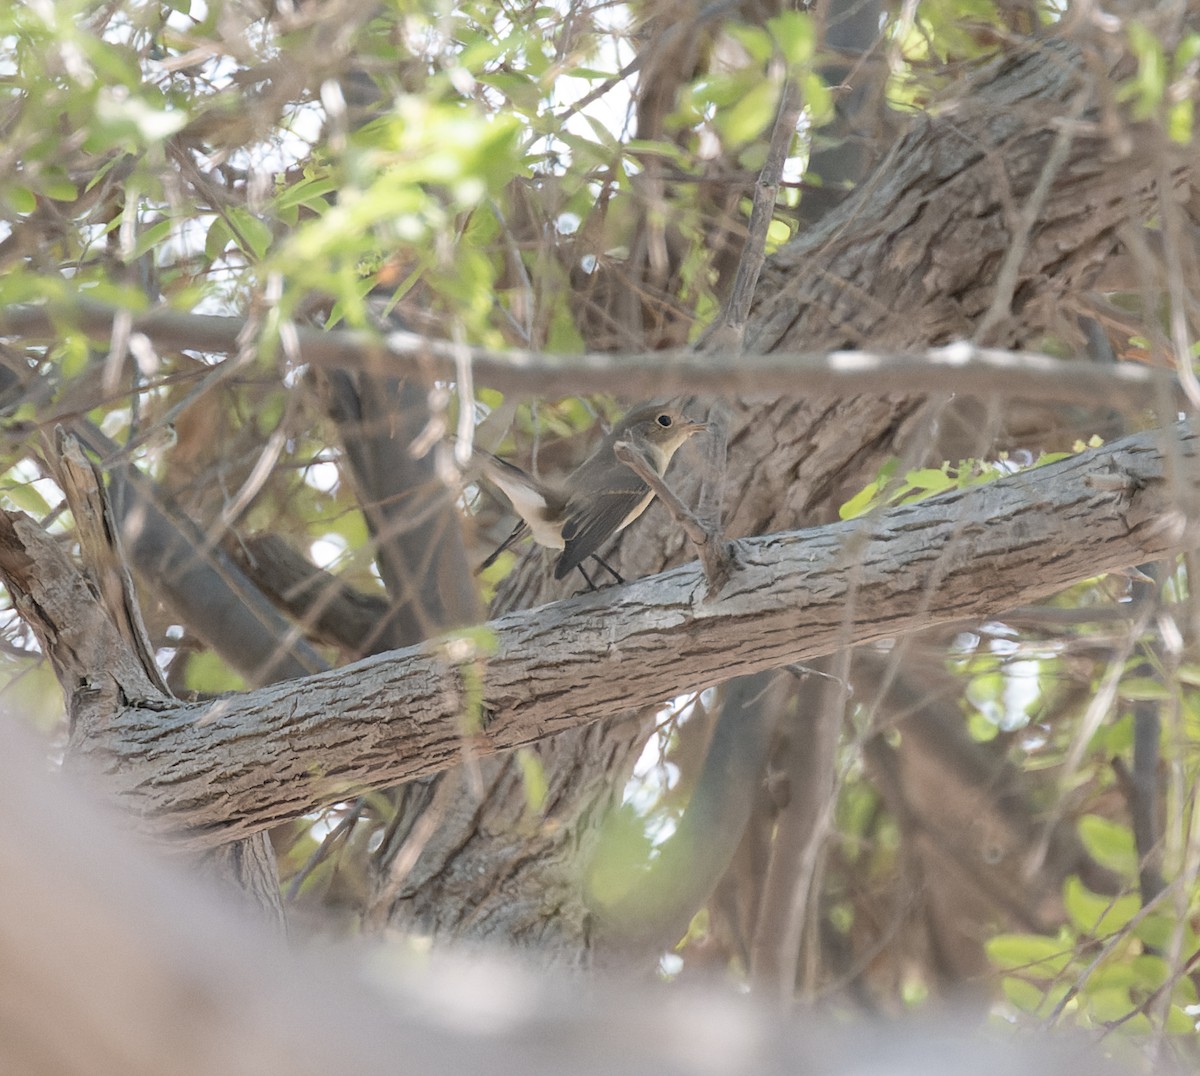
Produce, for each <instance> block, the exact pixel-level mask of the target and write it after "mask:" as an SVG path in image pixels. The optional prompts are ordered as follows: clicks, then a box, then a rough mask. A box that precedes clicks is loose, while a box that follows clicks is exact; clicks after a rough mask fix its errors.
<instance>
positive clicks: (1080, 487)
mask: <svg viewBox="0 0 1200 1076" xmlns="http://www.w3.org/2000/svg"><path fill="white" fill-rule="evenodd" d="M1198 454H1200V447H1198V445H1197V434H1196V431H1195V430H1194V429H1193V428H1192V427H1191V426H1187V425H1180V426H1178V427H1173V428H1171V429H1169V430H1159V431H1154V432H1151V433H1145V434H1139V435H1137V436H1134V437H1129V438H1125V439H1123V440H1121V441H1118V442H1114V443H1113V444H1111V445H1109V446H1106V447H1104V448H1102V449H1095V450H1091V451H1089V452H1085V453H1083V454H1081V455H1079V456H1076V457H1072V458H1071V459H1068V460H1063V461H1061V462H1059V463H1056V464H1053V465H1050V466H1046V467H1042V468H1037V469H1034V470H1031V471H1027V472H1023V473H1021V474H1016V475H1012V476H1009V477H1007V478H1003V479H1000V480H998V481H996V482H993V483H990V484H988V485H984V486H977V487H973V488H970V489H966V490H962V491H958V492H954V493H950V494H945V495H943V496H940V497H937V498H933V499H931V500H928V501H925V502H923V503H919V504H912V505H906V506H902V507H899V508H895V509H892V510H890V511H887V512H882V513H880V514H878V515H877V516H873V517H868V518H865V519H861V520H851V521H847V522H843V523H839V524H835V525H832V526H828V527H822V528H816V529H811V530H806V531H793V532H787V533H781V534H775V535H770V536H766V537H761V538H751V539H746V540H744V541H742V542H740V543H738V554H739V561H740V563H741V565H742V570H741V571H739V572H738V573H736V574H735V575H734V576H733V578H732V579H731V580H730V582H729V584H728V585H727V587H726V588H725V590H724V591H722V593H721V594H720V595H719V597H718V598H717V599H716V600H715V601H712V602H709V603H705V602H704V601H703V595H704V581H703V578H702V575H701V573H700V571H699V568H698V566H696V565H694V564H693V565H686V566H684V567H681V568H677V569H675V570H673V571H670V572H665V573H663V574H661V575H658V576H654V577H652V578H648V579H644V580H641V581H639V582H636V583H633V584H630V585H627V586H625V587H621V588H614V589H611V590H608V591H602V592H599V593H596V594H589V595H584V596H582V597H578V598H574V599H570V600H567V601H561V602H555V603H553V604H550V605H547V606H543V607H541V608H538V609H534V610H530V611H525V612H520V613H513V614H510V615H508V616H504V617H501V618H499V619H497V620H494V621H492V622H490V623H489V624H488V625H486V626H485V627H484V628H482V629H479V630H477V631H473V632H471V633H465V634H462V635H460V636H457V637H448V638H443V639H441V640H433V641H431V642H429V643H426V644H423V645H421V646H418V647H413V648H409V649H407V650H402V651H395V652H392V653H390V654H386V655H380V656H378V657H374V658H369V659H367V660H365V661H361V662H358V663H356V664H354V665H351V666H347V667H345V668H342V669H338V670H335V671H330V672H325V673H319V674H317V675H314V676H309V677H305V678H303V679H300V680H295V681H290V682H287V683H282V684H275V685H272V686H269V687H266V688H262V689H260V690H257V691H253V692H247V693H244V694H241V695H232V696H229V697H227V698H223V699H220V700H218V701H215V702H208V703H203V704H192V705H184V706H179V707H176V708H172V709H170V710H168V711H166V712H151V711H147V710H145V709H140V708H137V707H129V708H127V709H123V710H121V711H119V712H118V713H116V714H115V715H114V716H113V718H112V721H111V723H110V724H109V730H110V734H109V735H108V736H106V737H104V738H100V737H93V738H91V739H90V740H88V742H86V743H84V744H82V745H80V753H81V755H83V756H90V759H91V762H92V763H93V766H94V769H95V770H96V772H97V774H98V775H102V783H103V784H104V785H105V786H107V787H108V788H109V789H110V790H111V791H113V792H114V793H115V794H116V795H117V797H118V798H119V799H120V800H122V801H123V802H124V803H125V804H126V805H127V806H128V807H129V808H130V809H132V810H133V811H134V812H135V814H137V815H138V816H140V817H141V819H142V820H143V824H144V827H145V828H146V829H148V830H151V831H155V832H158V833H162V834H167V835H171V836H172V837H174V838H175V839H176V840H177V841H178V842H180V843H181V844H183V845H185V846H211V845H216V844H220V843H223V842H225V841H228V840H233V839H236V838H239V837H243V836H246V835H247V834H250V833H254V832H257V831H258V830H261V829H263V828H265V827H267V826H270V825H273V824H275V823H276V822H279V821H281V820H283V819H286V818H291V817H294V816H295V815H297V814H300V813H303V812H305V811H308V810H312V809H313V808H315V807H317V806H319V805H321V804H324V803H329V802H333V801H336V800H338V799H340V798H345V797H346V796H347V795H349V794H350V793H351V792H352V791H354V790H360V789H362V788H364V787H368V786H370V787H379V786H385V785H389V784H394V783H397V782H399V781H402V780H407V779H410V778H413V777H417V776H421V775H424V774H429V773H434V772H437V771H439V770H443V769H445V768H447V767H449V766H452V765H454V764H455V763H456V762H458V761H460V759H461V757H462V754H463V751H464V750H465V749H467V748H468V747H469V749H470V751H471V752H472V753H473V754H475V755H482V754H489V753H492V752H495V751H501V750H506V749H510V748H513V747H518V746H521V745H523V744H528V743H531V742H533V741H536V740H539V739H542V738H544V737H546V736H551V735H553V734H554V733H557V732H562V731H565V730H568V729H573V728H579V727H581V726H583V725H585V724H588V723H590V722H593V721H598V720H600V719H602V718H605V717H609V716H611V715H612V714H613V713H617V712H621V711H625V710H629V709H633V708H635V707H639V706H644V705H647V704H650V703H653V702H655V701H658V700H661V699H663V698H666V697H670V696H672V695H677V694H680V693H683V692H686V691H690V690H694V689H697V688H700V687H704V686H706V685H710V684H713V683H716V682H719V681H722V680H725V679H728V678H730V677H732V676H737V675H741V674H743V673H748V672H754V671H757V670H760V669H766V668H771V667H776V666H780V665H784V664H788V663H791V662H796V661H803V660H805V659H808V658H812V657H815V656H817V655H820V654H825V653H829V652H831V651H833V650H836V649H840V648H842V647H845V646H847V645H852V644H860V643H865V642H870V641H872V640H878V639H883V638H888V637H891V636H894V635H897V634H900V633H903V632H906V631H911V630H914V629H915V628H918V627H928V626H929V625H931V624H937V623H945V622H951V621H958V620H961V619H963V618H970V617H976V618H979V617H984V616H994V615H996V614H997V613H999V612H1001V611H1003V610H1004V609H1006V608H1009V607H1011V606H1013V605H1017V604H1021V603H1024V602H1028V601H1031V600H1033V599H1035V598H1038V597H1041V596H1044V595H1046V594H1050V593H1053V592H1055V591H1057V590H1059V589H1061V588H1063V587H1065V586H1068V585H1069V584H1071V583H1073V582H1076V581H1078V580H1080V579H1084V578H1088V577H1090V576H1094V575H1096V574H1097V573H1099V572H1103V571H1106V570H1110V569H1115V568H1120V567H1124V566H1127V565H1130V564H1136V563H1141V562H1143V561H1146V560H1148V559H1151V558H1153V557H1158V556H1162V555H1165V554H1169V553H1171V552H1174V551H1177V550H1179V549H1182V548H1185V547H1186V546H1188V545H1190V544H1192V543H1193V541H1194V527H1193V526H1192V525H1191V522H1190V515H1189V514H1188V511H1187V508H1186V506H1187V505H1188V504H1190V503H1191V502H1192V501H1193V500H1194V494H1195V487H1194V485H1189V484H1187V483H1188V482H1190V481H1191V480H1190V479H1189V478H1188V475H1189V470H1190V466H1191V464H1192V461H1193V460H1194V458H1195V457H1196V455H1198ZM23 518H24V517H21V516H20V515H19V514H17V515H15V516H14V515H7V516H4V517H0V519H2V520H3V522H4V530H3V533H0V548H2V547H3V545H4V543H7V542H11V541H13V538H12V536H13V535H14V534H16V533H17V531H18V530H19V527H20V526H21V523H20V521H21V520H22V519H23ZM1064 536H1070V538H1066V537H1064ZM12 561H13V558H12V557H11V556H10V557H7V558H6V560H5V563H6V564H9V563H12ZM6 575H7V577H8V579H9V582H10V583H11V584H12V585H14V587H19V586H20V578H16V577H14V575H13V574H12V573H11V572H10V571H8V570H7V568H6ZM851 597H853V599H854V601H853V605H852V606H850V607H852V608H854V609H856V610H858V611H859V615H858V616H857V617H856V619H855V620H854V622H853V623H847V618H846V610H847V608H848V602H849V601H850V599H851ZM48 641H49V642H50V644H51V645H53V639H52V638H50V637H48ZM472 715H475V716H472Z"/></svg>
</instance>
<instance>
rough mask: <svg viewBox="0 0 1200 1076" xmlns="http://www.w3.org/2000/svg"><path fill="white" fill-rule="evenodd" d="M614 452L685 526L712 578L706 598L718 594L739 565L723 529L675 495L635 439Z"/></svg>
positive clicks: (706, 570)
mask: <svg viewBox="0 0 1200 1076" xmlns="http://www.w3.org/2000/svg"><path fill="white" fill-rule="evenodd" d="M613 453H614V455H615V456H616V457H617V459H619V460H620V461H621V462H622V463H623V464H625V466H626V467H628V468H629V469H630V470H631V471H633V473H634V474H636V475H637V476H638V477H639V478H642V479H644V480H645V481H646V484H647V485H648V486H649V487H650V488H651V489H652V490H654V492H655V493H656V494H657V495H658V498H659V500H661V501H662V502H663V504H665V505H666V506H667V510H668V511H669V512H670V513H671V515H672V516H673V517H674V519H675V522H676V523H678V524H679V525H680V526H681V527H682V528H683V532H684V534H686V535H687V536H688V539H689V540H690V541H691V543H692V544H693V545H694V546H695V547H696V551H697V552H698V553H699V554H700V562H701V564H702V565H703V566H704V576H705V578H706V579H707V580H708V592H707V593H706V594H705V596H704V599H705V601H708V600H709V599H711V598H712V597H714V596H715V595H716V594H718V593H719V592H720V591H721V588H722V587H724V586H725V584H726V583H727V582H728V581H729V577H730V576H731V575H732V574H733V572H734V571H735V570H736V568H737V560H736V558H735V557H734V554H733V546H732V543H730V542H725V541H722V539H721V535H720V531H718V530H716V529H715V528H714V529H709V528H708V527H706V526H705V525H704V524H703V523H701V522H700V520H699V519H697V518H696V515H695V513H694V512H693V511H692V510H691V509H690V508H689V507H688V506H687V505H686V504H684V503H683V501H681V500H680V499H679V498H678V497H677V496H676V495H675V492H674V490H672V489H671V487H670V486H668V485H667V483H666V482H665V481H664V480H663V478H662V476H661V475H659V474H658V472H657V471H655V470H654V468H653V467H651V466H650V463H649V461H648V460H647V459H646V457H645V456H643V455H642V453H641V451H640V450H639V449H638V448H637V447H636V446H635V445H634V444H633V443H632V442H629V441H618V442H617V443H616V444H615V445H614V446H613Z"/></svg>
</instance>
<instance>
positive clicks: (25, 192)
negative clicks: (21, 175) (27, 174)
mask: <svg viewBox="0 0 1200 1076" xmlns="http://www.w3.org/2000/svg"><path fill="white" fill-rule="evenodd" d="M4 197H5V199H6V200H7V202H8V204H9V205H10V206H12V208H13V209H14V210H15V211H16V212H18V213H32V212H33V211H34V210H35V209H37V195H36V194H34V193H33V191H31V190H30V189H29V188H28V187H22V186H19V185H17V184H13V185H12V186H10V187H8V188H7V189H6V190H5V192H4Z"/></svg>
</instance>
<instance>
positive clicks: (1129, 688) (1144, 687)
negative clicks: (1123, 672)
mask: <svg viewBox="0 0 1200 1076" xmlns="http://www.w3.org/2000/svg"><path fill="white" fill-rule="evenodd" d="M1117 690H1118V691H1119V692H1120V695H1121V698H1123V699H1132V700H1134V701H1144V702H1160V701H1162V700H1163V699H1169V698H1170V697H1171V695H1172V692H1171V691H1170V689H1168V687H1167V686H1166V685H1165V684H1164V683H1163V682H1162V681H1161V680H1156V679H1154V678H1153V677H1151V676H1127V677H1125V679H1123V680H1122V681H1121V683H1120V685H1119V687H1118V689H1117Z"/></svg>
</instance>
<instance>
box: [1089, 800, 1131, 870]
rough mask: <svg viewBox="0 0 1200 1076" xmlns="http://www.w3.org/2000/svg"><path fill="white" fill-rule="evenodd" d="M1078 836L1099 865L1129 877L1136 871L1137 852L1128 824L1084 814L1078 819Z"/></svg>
mask: <svg viewBox="0 0 1200 1076" xmlns="http://www.w3.org/2000/svg"><path fill="white" fill-rule="evenodd" d="M1079 836H1080V838H1081V839H1082V841H1083V843H1084V847H1086V848H1087V850H1088V853H1089V854H1090V855H1091V857H1092V858H1093V859H1095V860H1096V861H1097V862H1098V863H1100V864H1101V866H1104V867H1107V868H1108V869H1109V870H1113V871H1117V872H1118V873H1120V874H1123V875H1125V876H1126V877H1129V878H1132V877H1133V876H1134V875H1135V874H1136V873H1137V852H1136V850H1135V849H1134V844H1133V833H1132V832H1131V831H1130V830H1129V827H1128V826H1122V825H1120V824H1119V823H1117V822H1110V821H1109V820H1108V819H1107V818H1101V817H1100V816H1099V815H1094V814H1085V815H1084V816H1083V817H1082V818H1080V819H1079Z"/></svg>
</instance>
